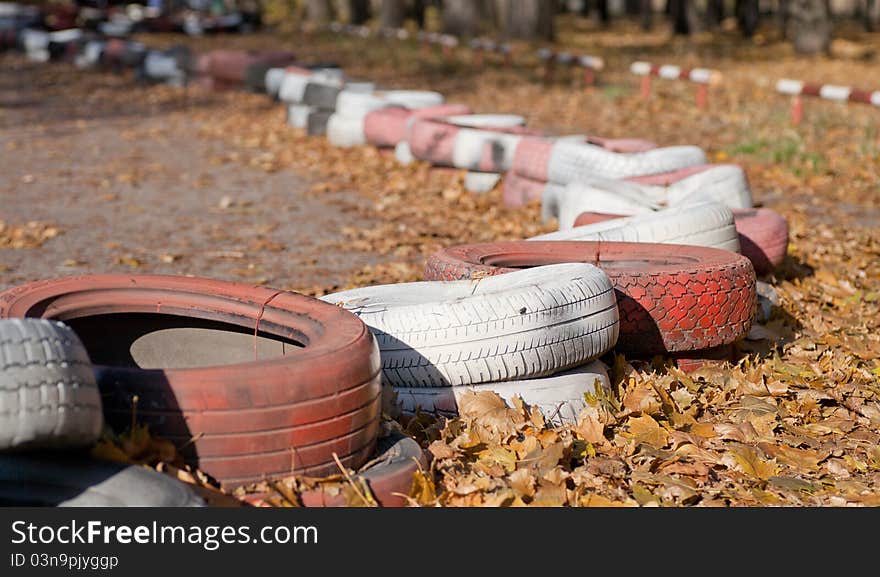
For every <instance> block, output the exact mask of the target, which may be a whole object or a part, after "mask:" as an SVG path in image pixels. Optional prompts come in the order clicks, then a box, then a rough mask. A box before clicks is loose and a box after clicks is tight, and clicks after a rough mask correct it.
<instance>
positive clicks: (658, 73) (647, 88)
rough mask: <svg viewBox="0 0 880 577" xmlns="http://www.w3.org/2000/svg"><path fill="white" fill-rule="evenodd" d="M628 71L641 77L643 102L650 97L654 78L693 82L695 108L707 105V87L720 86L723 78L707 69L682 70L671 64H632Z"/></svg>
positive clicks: (716, 72)
mask: <svg viewBox="0 0 880 577" xmlns="http://www.w3.org/2000/svg"><path fill="white" fill-rule="evenodd" d="M629 71H630V72H631V73H633V74H635V75H636V76H641V77H642V80H641V94H642V98H643V99H645V100H647V99H649V98H650V97H651V79H652V78H654V77H656V78H664V79H666V80H686V81H689V82H693V83H694V84H696V85H697V92H696V98H695V102H696V105H697V108H706V107H707V106H708V105H709V86H712V85H716V84H720V83H721V80H722V78H723V76H722V74H721V72H719V71H717V70H712V69H709V68H682V67H681V66H675V65H673V64H652V63H651V62H633V63H632V64H631V65H630V67H629Z"/></svg>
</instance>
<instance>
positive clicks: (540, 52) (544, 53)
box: [538, 48, 553, 60]
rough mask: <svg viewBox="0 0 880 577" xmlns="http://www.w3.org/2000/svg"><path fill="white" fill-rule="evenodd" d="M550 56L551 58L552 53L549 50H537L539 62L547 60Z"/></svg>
mask: <svg viewBox="0 0 880 577" xmlns="http://www.w3.org/2000/svg"><path fill="white" fill-rule="evenodd" d="M551 56H553V51H552V50H550V49H549V48H541V49H540V50H538V58H540V59H541V60H549V59H550V57H551Z"/></svg>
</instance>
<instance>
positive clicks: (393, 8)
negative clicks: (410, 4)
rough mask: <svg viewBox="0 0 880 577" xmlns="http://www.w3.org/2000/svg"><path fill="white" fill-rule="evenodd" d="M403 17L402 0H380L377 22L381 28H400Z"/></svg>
mask: <svg viewBox="0 0 880 577" xmlns="http://www.w3.org/2000/svg"><path fill="white" fill-rule="evenodd" d="M405 18H406V2H405V1H404V0H382V3H381V4H380V5H379V24H380V26H381V27H382V28H400V27H401V26H403V21H404V19H405Z"/></svg>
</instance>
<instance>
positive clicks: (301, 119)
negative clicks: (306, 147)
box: [287, 104, 314, 129]
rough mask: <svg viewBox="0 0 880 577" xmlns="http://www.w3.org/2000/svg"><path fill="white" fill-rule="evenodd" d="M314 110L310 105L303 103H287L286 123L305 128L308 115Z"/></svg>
mask: <svg viewBox="0 0 880 577" xmlns="http://www.w3.org/2000/svg"><path fill="white" fill-rule="evenodd" d="M312 112H314V109H313V108H312V107H311V106H306V105H305V104H288V105H287V124H288V125H289V126H292V127H294V128H302V129H307V128H308V126H309V115H310V114H311V113H312Z"/></svg>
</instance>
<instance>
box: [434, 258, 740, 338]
mask: <svg viewBox="0 0 880 577" xmlns="http://www.w3.org/2000/svg"><path fill="white" fill-rule="evenodd" d="M562 262H588V263H595V264H597V265H598V266H599V267H600V268H601V269H602V270H603V271H604V272H605V273H606V274H607V275H608V277H609V279H610V280H611V282H612V284H613V285H614V289H615V291H616V293H617V305H618V309H619V311H620V336H619V337H618V341H617V346H616V347H615V348H616V349H617V350H619V351H620V352H624V353H626V354H634V355H644V354H656V353H666V352H673V351H693V350H700V349H706V348H710V347H716V346H719V345H723V344H728V343H731V342H734V341H735V340H737V339H738V338H740V337H741V336H743V335H744V334H746V333H747V332H748V330H749V327H750V326H751V322H752V315H753V312H754V309H755V301H756V298H757V297H756V292H755V270H754V268H753V267H752V264H751V262H749V260H748V259H747V258H745V257H743V256H741V255H738V254H735V253H732V252H730V251H726V250H717V249H711V248H704V247H693V246H672V245H657V244H636V243H616V242H588V241H577V242H560V241H553V242H526V241H519V242H501V243H494V244H472V245H462V246H457V247H452V248H447V249H443V250H441V251H439V252H438V253H436V254H434V255H433V256H431V257H430V258H429V259H428V264H427V266H426V268H425V278H428V279H433V280H440V279H443V280H454V279H469V278H480V277H484V276H486V275H497V274H503V273H508V274H509V273H511V272H513V271H517V269H522V268H527V267H541V266H544V265H548V264H553V263H562ZM533 270H535V269H533ZM518 272H521V271H518Z"/></svg>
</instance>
